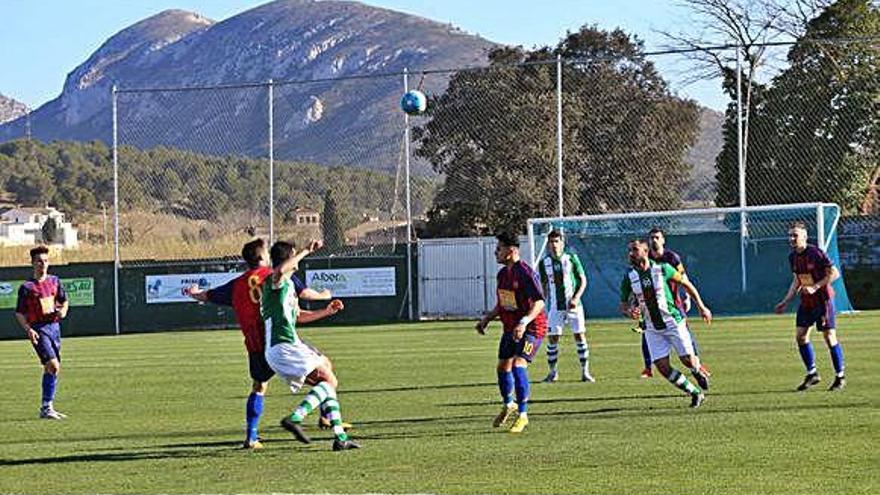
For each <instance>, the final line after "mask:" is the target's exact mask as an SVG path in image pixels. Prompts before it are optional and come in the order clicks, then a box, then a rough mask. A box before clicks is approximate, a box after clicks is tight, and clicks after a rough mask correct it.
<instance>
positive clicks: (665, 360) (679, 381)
mask: <svg viewBox="0 0 880 495" xmlns="http://www.w3.org/2000/svg"><path fill="white" fill-rule="evenodd" d="M645 334H646V337H647V342H648V347H649V350H650V352H651V356H653V357H654V366H656V367H657V371H658V372H659V373H660V374H661V375H663V376H664V377H665V378H666V379H667V380H669V383H671V384H672V385H674V386H675V387H676V388H678V389H679V390H682V391H684V392H686V393H688V394H689V395H690V396H691V407H699V406H700V404H702V402H703V399H705V396H704V395H703V393H702V392H701V391H700V389H699V387H697V386H696V385H694V384H693V383H691V382H690V381H688V379H687V378H686V377H685V376H684V375H682V374H681V372H680V371H678V370H677V369H675V368H673V367H672V365H670V364H669V351H670V349H671V347H672V345H671V343H670V340H669V338H668V337H667V336H666V335H664V334H662V333H660V332H655V331H651V330H649V331H647V332H645Z"/></svg>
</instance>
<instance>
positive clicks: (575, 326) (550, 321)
mask: <svg viewBox="0 0 880 495" xmlns="http://www.w3.org/2000/svg"><path fill="white" fill-rule="evenodd" d="M566 324H568V326H570V327H571V333H584V332H586V331H587V321H586V318H585V317H584V307H583V306H581V305H580V304H578V307H577V308H576V309H572V310H569V311H562V310H558V309H552V310H550V311H549V312H547V335H562V328H563V327H564V326H565V325H566Z"/></svg>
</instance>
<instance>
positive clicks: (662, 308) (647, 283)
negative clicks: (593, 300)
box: [620, 260, 683, 331]
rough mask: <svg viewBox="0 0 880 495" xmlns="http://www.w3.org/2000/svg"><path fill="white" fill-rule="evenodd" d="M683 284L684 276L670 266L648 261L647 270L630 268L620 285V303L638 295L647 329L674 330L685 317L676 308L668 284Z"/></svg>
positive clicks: (627, 302)
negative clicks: (682, 278) (671, 282)
mask: <svg viewBox="0 0 880 495" xmlns="http://www.w3.org/2000/svg"><path fill="white" fill-rule="evenodd" d="M670 281H673V282H681V273H679V272H678V270H676V269H675V268H673V267H672V265H669V264H667V263H656V262H654V261H650V260H649V261H648V269H647V270H640V269H638V268H631V269H630V270H629V271H628V272H627V273H626V275H624V277H623V281H622V282H621V283H620V301H621V302H622V303H625V304H629V300H630V297H631V296H632V295H635V296H636V299H637V300H638V302H639V308H640V309H641V311H642V317H643V318H644V320H645V328H646V329H648V330H653V331H663V330H672V329H674V328H676V327H678V326H679V324H681V322H682V320H683V316H682V314H681V311H680V310H679V309H678V307H677V306H676V305H675V298H674V297H673V295H672V289H671V287H670V286H669V282H670Z"/></svg>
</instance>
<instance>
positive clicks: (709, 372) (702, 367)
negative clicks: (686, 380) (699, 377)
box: [700, 363, 712, 377]
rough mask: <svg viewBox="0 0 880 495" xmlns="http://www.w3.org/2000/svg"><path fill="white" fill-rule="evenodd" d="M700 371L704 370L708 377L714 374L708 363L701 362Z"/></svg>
mask: <svg viewBox="0 0 880 495" xmlns="http://www.w3.org/2000/svg"><path fill="white" fill-rule="evenodd" d="M700 371H702V372H703V374H704V375H706V376H707V377H709V376H712V372H711V371H709V368H707V367H706V365H705V364H703V363H700Z"/></svg>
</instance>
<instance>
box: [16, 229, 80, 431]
mask: <svg viewBox="0 0 880 495" xmlns="http://www.w3.org/2000/svg"><path fill="white" fill-rule="evenodd" d="M30 255H31V264H32V265H33V267H34V276H33V277H32V278H29V279H28V280H27V281H25V282H24V283H23V284H22V285H21V287H20V288H19V289H18V302H17V304H16V306H15V319H16V321H18V324H19V325H21V328H22V329H24V332H25V334H26V335H27V338H28V340H30V341H31V344H32V345H33V346H34V350H35V351H36V352H37V357H39V358H40V363H41V364H42V365H43V403H42V405H41V407H40V418H42V419H64V418H66V417H67V415H65V414H61V413H60V412H58V411H56V410H55V407H54V401H55V389H56V386H57V385H58V373H59V372H60V371H61V320H62V319H64V318H65V317H66V316H67V309H68V302H67V294H65V292H64V288H63V287H62V286H61V280H60V279H59V278H58V277H56V276H54V275H49V248H48V247H46V246H37V247H35V248H33V249H31V250H30Z"/></svg>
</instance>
